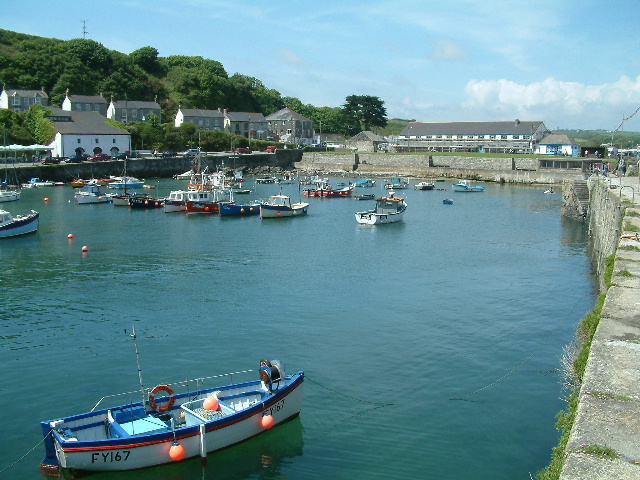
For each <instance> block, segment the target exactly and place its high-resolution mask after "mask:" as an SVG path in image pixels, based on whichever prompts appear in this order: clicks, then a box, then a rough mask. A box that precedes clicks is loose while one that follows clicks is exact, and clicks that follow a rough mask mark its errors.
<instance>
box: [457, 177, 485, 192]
mask: <svg viewBox="0 0 640 480" xmlns="http://www.w3.org/2000/svg"><path fill="white" fill-rule="evenodd" d="M452 187H453V191H454V192H484V187H483V186H481V185H471V182H470V181H469V180H460V182H459V183H454V184H453V185H452Z"/></svg>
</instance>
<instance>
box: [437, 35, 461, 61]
mask: <svg viewBox="0 0 640 480" xmlns="http://www.w3.org/2000/svg"><path fill="white" fill-rule="evenodd" d="M432 43H433V52H432V53H431V56H432V57H433V59H434V60H437V61H453V60H461V59H464V58H466V57H467V56H468V54H467V51H466V50H464V49H463V48H462V47H461V46H460V45H458V44H457V43H455V42H453V41H451V40H446V39H434V40H432Z"/></svg>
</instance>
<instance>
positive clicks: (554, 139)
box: [535, 133, 580, 157]
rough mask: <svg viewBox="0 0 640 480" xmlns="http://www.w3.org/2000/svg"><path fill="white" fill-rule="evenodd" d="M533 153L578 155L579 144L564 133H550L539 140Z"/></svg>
mask: <svg viewBox="0 0 640 480" xmlns="http://www.w3.org/2000/svg"><path fill="white" fill-rule="evenodd" d="M535 153H539V154H541V155H564V156H567V157H577V156H579V155H580V144H578V143H577V142H576V141H575V140H574V139H573V138H571V137H570V136H569V135H566V134H564V133H552V134H549V135H547V136H546V137H544V138H542V140H540V142H539V143H538V145H536V150H535Z"/></svg>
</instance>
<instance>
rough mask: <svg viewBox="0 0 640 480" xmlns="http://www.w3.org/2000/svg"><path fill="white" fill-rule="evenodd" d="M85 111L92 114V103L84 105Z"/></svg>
mask: <svg viewBox="0 0 640 480" xmlns="http://www.w3.org/2000/svg"><path fill="white" fill-rule="evenodd" d="M84 110H85V111H86V112H90V111H91V104H90V103H85V104H84Z"/></svg>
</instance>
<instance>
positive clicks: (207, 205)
mask: <svg viewBox="0 0 640 480" xmlns="http://www.w3.org/2000/svg"><path fill="white" fill-rule="evenodd" d="M185 210H186V211H187V213H218V212H220V205H219V204H218V202H191V201H187V202H186V203H185Z"/></svg>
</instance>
